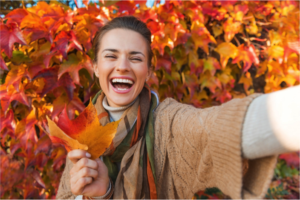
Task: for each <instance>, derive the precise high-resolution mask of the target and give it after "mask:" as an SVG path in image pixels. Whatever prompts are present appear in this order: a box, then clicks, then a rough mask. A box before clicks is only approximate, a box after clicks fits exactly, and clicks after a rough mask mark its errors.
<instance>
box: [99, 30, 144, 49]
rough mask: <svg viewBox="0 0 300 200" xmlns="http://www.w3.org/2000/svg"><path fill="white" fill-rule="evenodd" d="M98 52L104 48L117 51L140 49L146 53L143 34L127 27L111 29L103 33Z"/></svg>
mask: <svg viewBox="0 0 300 200" xmlns="http://www.w3.org/2000/svg"><path fill="white" fill-rule="evenodd" d="M100 44H101V46H100V52H101V51H102V50H104V49H117V50H119V51H142V52H144V53H146V51H147V43H146V40H145V39H144V38H143V36H142V35H141V34H140V33H138V32H135V31H132V30H128V29H121V28H117V29H113V30H110V31H108V32H107V33H105V34H104V35H103V37H102V39H101V43H100Z"/></svg>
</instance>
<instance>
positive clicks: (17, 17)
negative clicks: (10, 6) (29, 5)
mask: <svg viewBox="0 0 300 200" xmlns="http://www.w3.org/2000/svg"><path fill="white" fill-rule="evenodd" d="M26 15H28V11H27V10H25V9H23V8H17V9H14V10H12V11H11V12H9V13H8V14H7V15H5V18H6V19H8V21H7V23H10V22H16V23H18V24H19V25H20V23H21V21H22V20H23V18H24V17H25V16H26Z"/></svg>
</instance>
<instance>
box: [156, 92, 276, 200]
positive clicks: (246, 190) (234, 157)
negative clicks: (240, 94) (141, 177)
mask: <svg viewBox="0 0 300 200" xmlns="http://www.w3.org/2000/svg"><path fill="white" fill-rule="evenodd" d="M258 96H260V95H259V94H254V95H250V96H248V97H246V98H243V99H233V100H231V101H229V102H227V103H225V104H223V105H221V106H215V107H211V108H206V109H196V108H194V107H193V106H189V105H186V104H181V103H178V102H176V101H175V100H173V99H166V100H165V101H164V102H162V103H161V104H160V106H159V107H158V108H157V111H156V112H155V142H154V143H155V147H154V155H155V156H154V157H155V172H156V178H157V194H158V198H181V199H185V198H191V197H192V196H193V194H194V193H196V192H197V191H199V190H204V189H205V188H209V187H218V188H219V189H221V191H222V192H223V193H225V194H227V195H229V196H230V197H231V198H235V199H240V198H252V199H253V198H262V197H263V196H264V195H265V192H266V191H267V189H268V187H269V184H270V181H271V179H272V176H273V172H274V168H275V165H276V161H277V157H276V156H269V157H264V158H260V159H254V160H250V161H249V162H248V164H249V168H248V170H244V169H247V167H246V166H247V162H246V161H245V160H243V156H242V130H243V123H244V121H245V116H246V113H247V110H248V108H249V105H250V104H251V102H253V100H254V99H255V98H257V97H258ZM246 171H247V173H246Z"/></svg>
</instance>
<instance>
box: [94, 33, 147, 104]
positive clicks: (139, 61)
mask: <svg viewBox="0 0 300 200" xmlns="http://www.w3.org/2000/svg"><path fill="white" fill-rule="evenodd" d="M99 48H100V49H99V51H98V55H96V56H97V63H96V64H95V65H94V71H95V74H96V76H97V77H98V78H99V82H100V86H101V89H102V91H103V92H104V93H105V95H106V97H107V101H108V103H109V105H110V106H112V107H121V106H125V105H128V104H129V103H131V102H132V101H133V100H134V99H135V98H136V97H137V96H138V95H139V93H140V92H141V91H142V89H143V87H144V83H145V81H146V79H147V77H148V76H149V75H150V74H149V70H148V66H147V61H148V54H147V44H146V41H145V39H144V38H143V36H142V35H140V34H139V33H137V32H135V31H132V30H127V29H120V28H118V29H113V30H110V31H108V32H107V33H105V34H104V35H103V37H102V39H101V45H100V47H99Z"/></svg>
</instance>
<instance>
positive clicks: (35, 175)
mask: <svg viewBox="0 0 300 200" xmlns="http://www.w3.org/2000/svg"><path fill="white" fill-rule="evenodd" d="M31 175H32V177H33V178H34V179H35V180H36V182H37V183H38V184H39V185H40V186H41V187H43V188H46V185H45V183H44V181H43V179H42V177H41V175H40V172H38V171H36V170H33V172H32V174H31Z"/></svg>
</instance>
